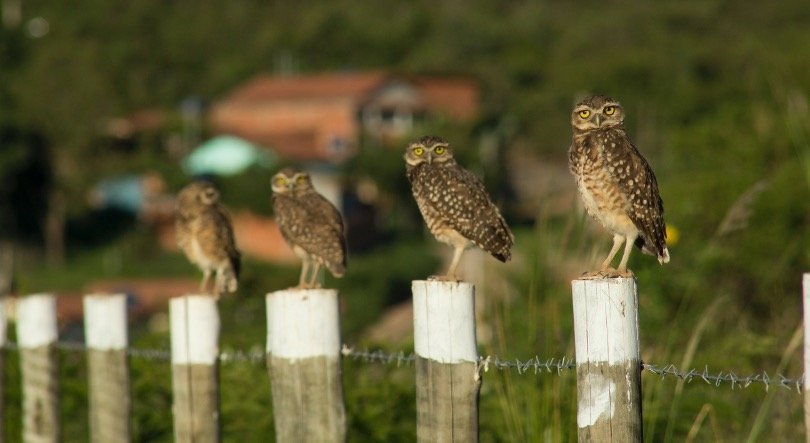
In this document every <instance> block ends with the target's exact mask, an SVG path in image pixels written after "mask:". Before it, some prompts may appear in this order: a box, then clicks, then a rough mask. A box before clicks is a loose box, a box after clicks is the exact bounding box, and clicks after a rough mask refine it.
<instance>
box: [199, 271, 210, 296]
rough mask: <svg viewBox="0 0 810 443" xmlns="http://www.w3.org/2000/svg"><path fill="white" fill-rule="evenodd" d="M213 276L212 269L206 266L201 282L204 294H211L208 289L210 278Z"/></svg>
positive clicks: (201, 291)
mask: <svg viewBox="0 0 810 443" xmlns="http://www.w3.org/2000/svg"><path fill="white" fill-rule="evenodd" d="M210 278H211V270H210V269H208V268H206V269H203V279H202V281H201V282H200V293H202V294H210V291H209V290H208V280H209V279H210Z"/></svg>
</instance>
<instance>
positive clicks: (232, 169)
mask: <svg viewBox="0 0 810 443" xmlns="http://www.w3.org/2000/svg"><path fill="white" fill-rule="evenodd" d="M274 161H275V155H273V153H272V152H270V151H269V150H267V149H263V148H260V147H257V146H256V145H254V144H253V143H250V142H249V141H247V140H243V139H241V138H239V137H234V136H232V135H220V136H218V137H214V138H212V139H210V140H208V141H206V142H204V143H203V144H201V145H200V146H197V148H195V149H194V150H193V151H192V152H191V153H190V154H189V155H188V156H186V158H184V159H183V161H182V165H183V169H184V170H185V171H186V173H188V174H190V175H202V174H214V175H221V176H228V175H236V174H239V173H240V172H242V171H244V170H245V169H247V168H249V167H250V166H252V165H254V164H257V165H259V166H263V167H270V166H271V165H272V164H273V162H274Z"/></svg>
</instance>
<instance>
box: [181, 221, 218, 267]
mask: <svg viewBox="0 0 810 443" xmlns="http://www.w3.org/2000/svg"><path fill="white" fill-rule="evenodd" d="M209 231H210V229H206V226H205V225H204V223H203V222H202V220H201V219H200V218H199V217H194V218H191V219H190V220H188V221H187V222H186V229H184V230H182V231H181V232H184V233H185V235H183V237H184V238H181V239H180V245H181V247H182V249H183V252H184V253H185V254H186V257H188V259H189V261H191V262H192V263H194V264H196V265H197V266H199V267H200V268H202V269H214V268H216V267H217V266H218V265H219V264H220V262H221V261H222V259H221V258H220V257H216V254H212V253H211V252H210V251H208V250H206V247H205V246H206V245H209V246H210V245H211V244H212V243H213V242H215V241H216V239H215V238H214V235H213V233H212V232H209Z"/></svg>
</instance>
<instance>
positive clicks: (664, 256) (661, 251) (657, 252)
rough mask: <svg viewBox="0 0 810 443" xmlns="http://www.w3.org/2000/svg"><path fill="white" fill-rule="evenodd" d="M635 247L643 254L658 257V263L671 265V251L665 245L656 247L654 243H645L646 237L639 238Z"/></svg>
mask: <svg viewBox="0 0 810 443" xmlns="http://www.w3.org/2000/svg"><path fill="white" fill-rule="evenodd" d="M662 243H663V242H662ZM635 245H636V247H637V248H639V249H641V252H643V253H645V254H649V255H652V256H655V257H657V258H658V263H661V264H662V265H663V264H664V263H669V249H667V246H666V245H665V244H661V245H660V246H655V244H654V243H653V242H649V241H645V238H644V236H638V237H637V238H636V242H635Z"/></svg>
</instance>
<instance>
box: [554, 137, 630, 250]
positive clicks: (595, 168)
mask: <svg viewBox="0 0 810 443" xmlns="http://www.w3.org/2000/svg"><path fill="white" fill-rule="evenodd" d="M618 142H619V140H617V137H616V135H615V134H612V133H610V132H609V131H595V133H591V134H589V135H587V136H584V137H580V138H575V139H574V144H573V145H572V146H571V151H570V157H569V161H570V167H571V172H572V173H573V175H574V177H575V178H576V183H577V189H578V190H579V193H580V195H581V196H582V202H583V204H584V206H585V209H586V210H587V211H588V214H590V215H591V216H592V217H594V218H595V219H596V220H597V221H599V222H600V223H601V224H602V225H603V226H604V227H605V228H606V229H607V230H609V231H611V232H613V233H614V234H616V233H618V234H622V235H635V234H637V233H638V228H637V227H636V226H635V224H634V223H633V221H632V220H631V219H630V217H629V216H628V212H629V211H630V210H631V204H630V202H629V200H628V199H627V197H626V196H625V194H624V192H623V191H622V189H621V186H620V185H619V183H618V178H617V176H618V175H620V174H619V172H618V171H620V170H624V168H625V167H626V165H624V162H625V161H626V160H624V159H616V158H611V156H610V155H608V153H607V152H606V149H605V148H606V146H607V144H610V143H613V144H614V145H613V146H612V147H614V148H615V143H618Z"/></svg>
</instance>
